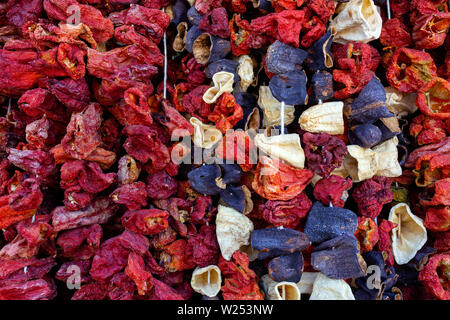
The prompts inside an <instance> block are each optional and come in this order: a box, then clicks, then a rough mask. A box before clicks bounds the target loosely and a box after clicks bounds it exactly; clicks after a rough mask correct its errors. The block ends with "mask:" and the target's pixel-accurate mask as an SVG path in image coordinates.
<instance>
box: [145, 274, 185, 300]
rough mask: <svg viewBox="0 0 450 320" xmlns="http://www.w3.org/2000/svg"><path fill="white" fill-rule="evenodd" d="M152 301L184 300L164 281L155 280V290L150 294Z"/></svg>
mask: <svg viewBox="0 0 450 320" xmlns="http://www.w3.org/2000/svg"><path fill="white" fill-rule="evenodd" d="M149 299H150V300H183V297H182V296H181V295H180V294H178V293H177V291H176V290H175V289H173V288H171V287H169V286H168V285H167V284H165V283H164V282H162V281H159V280H157V279H153V289H152V291H151V292H150V298H149Z"/></svg>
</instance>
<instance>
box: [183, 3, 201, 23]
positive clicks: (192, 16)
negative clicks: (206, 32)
mask: <svg viewBox="0 0 450 320" xmlns="http://www.w3.org/2000/svg"><path fill="white" fill-rule="evenodd" d="M187 18H188V21H189V22H190V23H191V24H192V25H193V26H198V25H199V24H200V21H202V18H203V16H202V15H201V14H200V12H198V11H197V9H195V6H192V7H191V8H190V9H189V10H188V11H187Z"/></svg>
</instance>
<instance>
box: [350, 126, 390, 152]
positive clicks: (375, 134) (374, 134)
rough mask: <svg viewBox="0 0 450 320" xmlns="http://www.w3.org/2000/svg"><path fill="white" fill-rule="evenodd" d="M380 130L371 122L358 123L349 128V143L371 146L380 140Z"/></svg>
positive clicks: (365, 146) (364, 146)
mask: <svg viewBox="0 0 450 320" xmlns="http://www.w3.org/2000/svg"><path fill="white" fill-rule="evenodd" d="M381 136H382V134H381V130H380V129H379V128H378V127H377V126H374V125H373V124H370V123H366V124H359V125H356V126H353V127H351V128H350V130H349V132H348V138H349V141H350V143H351V144H357V145H358V146H360V147H363V148H371V147H373V146H376V145H377V144H378V143H379V142H380V141H381Z"/></svg>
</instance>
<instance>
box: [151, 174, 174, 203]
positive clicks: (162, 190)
mask: <svg viewBox="0 0 450 320" xmlns="http://www.w3.org/2000/svg"><path fill="white" fill-rule="evenodd" d="M177 189H178V184H177V181H176V180H175V179H174V178H172V177H171V176H169V175H168V174H167V173H166V172H165V171H159V172H157V173H154V174H152V175H149V176H148V177H147V194H148V196H149V197H150V198H151V199H156V200H160V199H168V198H169V197H171V196H172V195H174V194H175V193H176V192H177Z"/></svg>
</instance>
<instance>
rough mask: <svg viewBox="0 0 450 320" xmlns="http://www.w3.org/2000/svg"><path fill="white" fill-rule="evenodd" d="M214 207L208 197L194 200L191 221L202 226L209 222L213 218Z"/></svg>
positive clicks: (199, 197)
mask: <svg viewBox="0 0 450 320" xmlns="http://www.w3.org/2000/svg"><path fill="white" fill-rule="evenodd" d="M216 211H217V209H216V207H214V206H213V202H212V199H211V197H210V196H203V195H201V196H198V197H197V198H196V199H195V205H194V209H193V210H192V212H191V214H190V218H191V221H192V222H193V223H196V224H204V223H207V222H210V221H211V220H212V218H213V217H214V214H215V212H216Z"/></svg>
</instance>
